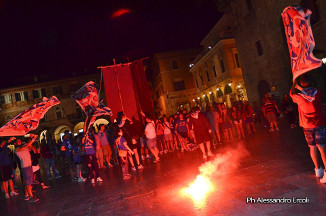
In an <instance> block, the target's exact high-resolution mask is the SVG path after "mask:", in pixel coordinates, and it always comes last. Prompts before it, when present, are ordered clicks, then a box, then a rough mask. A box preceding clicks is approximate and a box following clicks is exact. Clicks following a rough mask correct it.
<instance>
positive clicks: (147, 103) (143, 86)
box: [130, 60, 154, 116]
mask: <svg viewBox="0 0 326 216" xmlns="http://www.w3.org/2000/svg"><path fill="white" fill-rule="evenodd" d="M130 67H131V71H132V77H133V80H134V85H135V89H136V93H137V96H138V101H139V104H140V107H141V110H142V111H143V112H144V113H150V114H151V115H152V116H154V107H153V101H152V96H151V90H150V89H149V85H148V81H147V78H146V74H145V70H144V65H143V61H141V60H139V61H134V62H133V63H132V64H131V66H130Z"/></svg>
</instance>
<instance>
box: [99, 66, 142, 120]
mask: <svg viewBox="0 0 326 216" xmlns="http://www.w3.org/2000/svg"><path fill="white" fill-rule="evenodd" d="M102 71H103V80H104V87H105V95H106V100H107V103H108V104H110V107H111V109H112V112H113V117H114V118H116V117H117V113H118V112H120V111H123V112H124V113H126V115H127V116H129V117H130V118H132V117H135V118H136V119H139V111H140V110H139V102H138V99H137V95H136V92H135V87H134V82H133V79H132V75H131V73H132V71H131V69H130V63H128V64H120V65H115V66H109V67H105V68H102Z"/></svg>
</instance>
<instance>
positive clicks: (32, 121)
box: [0, 96, 60, 136]
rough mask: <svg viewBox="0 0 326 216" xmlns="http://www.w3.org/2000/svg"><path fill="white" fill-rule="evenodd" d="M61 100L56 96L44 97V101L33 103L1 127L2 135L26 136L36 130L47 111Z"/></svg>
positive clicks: (0, 133)
mask: <svg viewBox="0 0 326 216" xmlns="http://www.w3.org/2000/svg"><path fill="white" fill-rule="evenodd" d="M59 103H60V101H59V100H58V98H56V97H55V96H53V97H51V98H50V99H48V98H46V97H44V98H43V101H42V102H40V103H38V104H35V105H33V106H32V107H30V108H29V109H27V110H25V111H24V112H22V113H20V114H18V115H17V116H16V117H15V118H14V119H12V120H11V121H10V122H8V123H7V124H5V125H4V126H3V127H2V128H0V136H24V135H26V134H27V133H28V132H29V131H31V130H35V129H36V128H37V127H38V125H39V122H40V120H41V119H42V118H43V117H44V115H45V113H46V112H47V111H48V110H49V109H50V108H51V107H53V106H55V105H57V104H59Z"/></svg>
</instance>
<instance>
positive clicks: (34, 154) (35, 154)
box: [27, 139, 50, 190]
mask: <svg viewBox="0 0 326 216" xmlns="http://www.w3.org/2000/svg"><path fill="white" fill-rule="evenodd" d="M29 140H30V139H29ZM29 140H28V141H29ZM28 141H27V142H28ZM30 153H31V159H32V169H33V174H34V176H33V179H34V184H38V183H40V184H41V186H42V189H43V190H44V189H47V188H49V187H50V186H47V185H45V184H44V182H43V179H42V176H41V171H40V166H39V162H38V159H39V158H40V149H39V148H36V147H35V146H34V145H31V146H30ZM36 178H37V181H36Z"/></svg>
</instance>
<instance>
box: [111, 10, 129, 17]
mask: <svg viewBox="0 0 326 216" xmlns="http://www.w3.org/2000/svg"><path fill="white" fill-rule="evenodd" d="M130 12H131V10H129V9H128V8H122V9H119V10H117V11H115V12H114V13H113V14H112V16H111V18H112V19H115V18H118V17H120V16H122V15H124V14H127V13H130Z"/></svg>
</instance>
